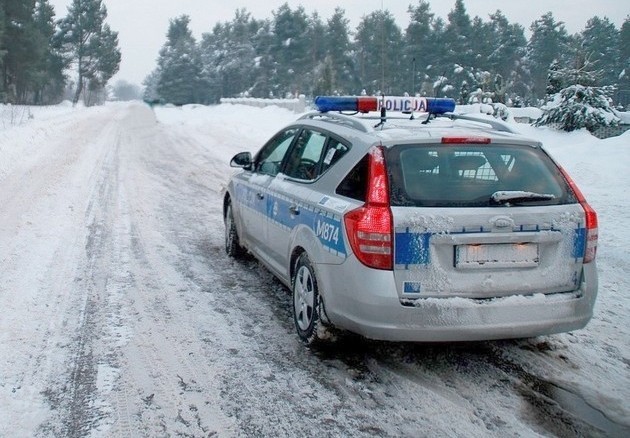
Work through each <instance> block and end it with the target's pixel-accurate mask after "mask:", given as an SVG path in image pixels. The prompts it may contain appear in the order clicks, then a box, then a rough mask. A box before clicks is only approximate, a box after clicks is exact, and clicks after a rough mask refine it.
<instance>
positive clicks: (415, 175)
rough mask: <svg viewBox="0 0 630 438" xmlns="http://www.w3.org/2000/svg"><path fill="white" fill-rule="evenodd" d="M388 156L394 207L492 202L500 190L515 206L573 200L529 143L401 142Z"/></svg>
mask: <svg viewBox="0 0 630 438" xmlns="http://www.w3.org/2000/svg"><path fill="white" fill-rule="evenodd" d="M386 159H387V165H388V170H389V176H390V190H391V198H392V199H391V203H392V205H394V206H426V207H480V206H491V205H497V202H496V200H497V199H500V198H502V197H501V196H498V195H500V194H502V193H503V192H507V193H509V194H511V196H512V198H513V199H512V200H511V201H510V203H512V204H518V205H521V204H522V205H558V204H566V203H573V202H575V199H574V197H573V196H572V195H571V194H570V191H569V189H568V187H567V184H566V182H565V180H564V178H563V177H562V174H561V173H560V171H559V169H558V168H557V166H556V165H555V164H554V163H553V161H552V160H551V159H550V158H549V157H548V156H547V155H546V154H545V152H544V151H542V150H540V149H535V148H532V147H529V146H510V145H486V144H484V145H476V144H468V145H449V146H444V145H401V146H395V147H393V148H390V149H389V150H388V151H387V156H386ZM517 192H523V196H522V197H521V199H518V198H519V197H518V196H515V195H516V194H517ZM532 194H539V195H545V196H533V195H532ZM528 197H529V198H528ZM503 198H505V195H504V196H503ZM503 201H505V199H503Z"/></svg>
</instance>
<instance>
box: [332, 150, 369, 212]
mask: <svg viewBox="0 0 630 438" xmlns="http://www.w3.org/2000/svg"><path fill="white" fill-rule="evenodd" d="M367 180H368V156H367V155H366V156H365V157H363V158H362V159H361V161H359V162H358V163H357V164H356V166H354V167H353V168H352V170H351V171H350V173H348V174H347V175H346V177H345V178H344V179H343V181H341V183H340V184H339V186H338V187H337V190H336V192H337V193H338V194H340V195H342V196H347V197H348V198H352V199H356V200H358V201H365V196H366V194H367V182H368V181H367Z"/></svg>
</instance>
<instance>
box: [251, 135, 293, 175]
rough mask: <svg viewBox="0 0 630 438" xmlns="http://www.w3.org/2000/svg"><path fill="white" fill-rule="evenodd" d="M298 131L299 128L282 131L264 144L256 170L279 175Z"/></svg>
mask: <svg viewBox="0 0 630 438" xmlns="http://www.w3.org/2000/svg"><path fill="white" fill-rule="evenodd" d="M298 131H299V129H298V128H290V129H287V130H286V131H282V132H281V133H279V134H278V135H276V136H275V137H274V138H272V139H271V140H270V141H269V142H268V143H267V144H266V145H265V146H263V148H262V149H261V150H260V152H258V155H257V156H256V160H255V162H254V171H255V172H259V173H264V174H266V175H271V176H275V175H277V174H278V172H280V165H281V164H282V159H283V158H284V155H285V154H286V153H287V150H288V149H289V146H291V143H292V142H293V139H294V138H295V136H296V134H297V133H298Z"/></svg>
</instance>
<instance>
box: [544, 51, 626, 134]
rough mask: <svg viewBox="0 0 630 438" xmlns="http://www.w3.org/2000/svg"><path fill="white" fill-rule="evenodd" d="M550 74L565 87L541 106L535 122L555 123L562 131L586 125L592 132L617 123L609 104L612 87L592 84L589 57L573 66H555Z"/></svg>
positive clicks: (593, 73)
mask: <svg viewBox="0 0 630 438" xmlns="http://www.w3.org/2000/svg"><path fill="white" fill-rule="evenodd" d="M553 76H554V77H555V78H556V79H557V81H558V83H560V84H564V85H565V87H564V88H563V89H561V90H560V91H559V92H557V93H556V94H554V95H553V96H552V98H551V101H550V102H548V103H547V104H546V105H545V106H543V108H542V109H543V114H542V115H541V116H540V118H539V119H538V120H536V122H535V123H534V124H535V125H536V126H544V125H554V126H557V127H558V128H559V129H562V130H564V131H574V130H576V129H581V128H586V129H588V130H589V131H591V132H594V131H595V130H596V129H597V128H600V127H603V126H610V125H616V124H618V123H619V117H618V115H617V113H616V111H615V110H614V109H613V108H612V107H611V106H610V102H611V99H610V96H611V94H612V92H613V90H614V87H612V86H604V87H597V86H594V84H595V82H596V81H597V76H598V75H597V72H595V71H593V67H592V64H589V62H588V59H586V58H585V57H583V58H581V60H580V61H579V62H578V64H577V65H576V66H575V67H571V68H564V69H559V70H556V71H554V73H553Z"/></svg>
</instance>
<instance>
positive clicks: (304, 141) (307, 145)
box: [283, 129, 327, 180]
mask: <svg viewBox="0 0 630 438" xmlns="http://www.w3.org/2000/svg"><path fill="white" fill-rule="evenodd" d="M326 138H327V137H326V135H325V134H323V133H321V132H318V131H312V130H310V129H303V130H302V132H301V133H300V135H299V136H298V138H297V140H296V141H295V144H294V146H293V148H292V149H291V151H290V152H289V155H288V156H287V161H286V165H285V167H284V169H283V172H284V173H285V174H286V175H287V176H290V177H292V178H298V179H304V180H313V179H315V178H317V177H318V176H319V170H318V169H319V161H320V158H321V156H322V151H323V150H324V146H325V145H326Z"/></svg>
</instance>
